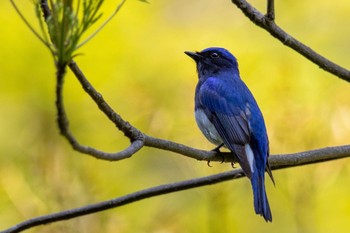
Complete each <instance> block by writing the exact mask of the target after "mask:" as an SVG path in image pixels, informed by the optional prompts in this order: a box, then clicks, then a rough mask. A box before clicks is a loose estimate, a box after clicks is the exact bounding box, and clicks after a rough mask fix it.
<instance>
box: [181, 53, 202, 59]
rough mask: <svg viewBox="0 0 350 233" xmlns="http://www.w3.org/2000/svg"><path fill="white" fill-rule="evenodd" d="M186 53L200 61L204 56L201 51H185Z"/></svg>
mask: <svg viewBox="0 0 350 233" xmlns="http://www.w3.org/2000/svg"><path fill="white" fill-rule="evenodd" d="M185 54H186V55H187V56H189V57H191V58H192V59H193V60H195V61H199V60H201V59H202V58H203V56H202V55H201V54H200V53H199V52H189V51H185Z"/></svg>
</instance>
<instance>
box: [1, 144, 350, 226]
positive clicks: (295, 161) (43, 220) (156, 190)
mask: <svg viewBox="0 0 350 233" xmlns="http://www.w3.org/2000/svg"><path fill="white" fill-rule="evenodd" d="M345 157H350V145H347V146H338V147H327V148H323V149H318V150H312V151H305V152H300V153H295V154H286V155H274V156H271V157H270V160H269V162H270V164H271V169H272V170H277V169H283V168H290V167H295V166H301V165H306V164H310V163H318V162H325V161H330V160H335V159H340V158H345ZM244 176H245V175H244V173H243V171H242V169H235V170H232V171H228V172H223V173H220V174H216V175H211V176H206V177H201V178H196V179H190V180H185V181H180V182H175V183H171V184H164V185H159V186H155V187H152V188H148V189H144V190H141V191H137V192H134V193H131V194H127V195H125V196H121V197H118V198H114V199H110V200H107V201H103V202H99V203H96V204H91V205H87V206H83V207H79V208H74V209H70V210H65V211H61V212H57V213H53V214H48V215H43V216H40V217H36V218H32V219H29V220H26V221H23V222H21V223H19V224H17V225H15V226H13V227H11V228H8V229H6V230H4V231H1V232H0V233H15V232H21V231H24V230H27V229H29V228H33V227H35V226H39V225H44V224H48V223H53V222H58V221H63V220H68V219H72V218H76V217H81V216H85V215H89V214H92V213H97V212H100V211H104V210H108V209H112V208H116V207H119V206H123V205H126V204H130V203H133V202H137V201H140V200H143V199H146V198H150V197H155V196H160V195H163V194H168V193H173V192H178V191H182V190H187V189H192V188H197V187H201V186H205V185H211V184H216V183H220V182H223V181H227V180H232V179H238V178H241V177H244Z"/></svg>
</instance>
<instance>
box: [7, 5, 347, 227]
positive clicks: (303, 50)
mask: <svg viewBox="0 0 350 233" xmlns="http://www.w3.org/2000/svg"><path fill="white" fill-rule="evenodd" d="M232 2H233V3H235V4H236V5H237V6H238V7H239V8H240V9H241V10H242V11H243V12H244V13H245V14H246V15H247V16H248V17H249V18H250V19H251V20H252V21H253V22H255V23H256V24H257V25H259V26H261V27H263V28H265V29H266V30H268V31H269V32H270V33H271V34H272V35H273V36H274V37H276V38H278V39H279V40H281V41H282V42H283V43H284V44H286V45H287V46H289V47H291V48H293V49H294V50H296V51H298V52H299V53H300V54H302V55H303V56H305V57H307V58H308V59H309V60H311V61H313V62H314V63H316V64H318V65H319V66H320V67H321V68H323V69H325V70H327V71H329V72H331V73H333V74H335V75H337V76H339V77H341V78H343V79H344V80H347V81H350V72H349V71H348V70H346V69H344V68H342V67H340V66H338V65H336V64H334V63H333V62H331V61H329V60H327V59H325V58H323V57H322V56H320V55H318V54H317V53H315V52H314V51H313V50H311V49H310V48H308V47H306V46H305V45H303V44H302V43H300V42H299V41H297V40H295V39H294V38H292V37H290V36H289V35H288V34H287V33H285V32H284V31H283V30H282V29H281V28H279V27H278V26H277V25H276V24H275V23H274V22H273V20H274V13H275V11H274V4H273V3H274V1H273V0H268V10H267V14H266V16H264V15H263V14H261V13H260V12H259V11H257V10H256V9H255V8H254V7H252V6H251V5H249V4H248V3H247V2H246V1H244V0H232ZM41 7H42V11H43V13H44V17H45V18H46V19H47V17H48V16H49V15H50V9H49V8H48V5H47V1H45V0H41ZM56 66H57V73H56V78H57V86H56V108H57V112H58V114H57V115H58V125H59V128H60V132H61V134H62V135H63V136H64V137H65V138H67V140H68V141H69V142H70V144H71V145H72V147H73V148H74V149H75V150H77V151H79V152H82V153H85V154H89V155H92V156H94V157H96V158H100V159H105V160H120V159H124V158H127V157H130V156H131V155H133V154H134V153H136V152H137V151H138V150H140V149H141V148H142V147H143V146H148V147H153V148H158V149H163V150H167V151H172V152H175V153H178V154H182V155H185V156H188V157H191V158H195V159H198V160H208V161H209V160H211V161H222V160H223V158H224V160H225V161H227V162H231V161H234V160H235V157H234V155H232V154H231V153H217V152H213V151H209V152H208V151H203V150H197V149H194V148H191V147H188V146H185V145H181V144H178V143H175V142H171V141H167V140H163V139H158V138H154V137H151V136H148V135H146V134H144V133H142V132H141V131H139V130H138V129H137V128H135V127H134V126H132V125H131V124H130V123H129V122H127V121H125V120H124V119H122V117H121V116H120V115H119V114H117V113H116V112H115V111H114V110H113V109H112V108H111V107H110V106H109V105H108V103H107V102H106V101H105V100H104V98H103V97H102V95H101V94H100V93H99V92H97V91H96V90H95V89H94V87H93V86H92V85H91V84H90V83H89V81H88V80H87V79H86V77H85V76H84V74H83V73H82V71H81V70H80V69H79V67H78V66H77V64H76V63H75V62H74V61H73V60H72V61H71V62H69V63H68V66H69V68H70V69H71V71H72V72H73V73H74V74H75V76H76V77H77V79H78V80H79V82H80V83H81V85H82V87H83V89H84V90H85V91H86V92H87V93H88V94H89V96H90V97H91V98H92V99H93V100H94V102H95V103H96V105H97V106H98V107H99V109H100V110H101V111H102V112H103V113H104V114H105V115H106V116H107V117H108V118H109V119H110V120H111V121H112V122H113V123H114V124H115V126H116V127H117V128H118V129H119V130H121V131H122V132H123V133H124V134H125V136H126V137H128V138H129V139H130V142H131V143H130V146H129V147H128V148H126V149H125V150H122V151H120V152H117V153H106V152H103V151H100V150H97V149H94V148H91V147H87V146H83V145H81V144H80V143H79V142H78V141H77V140H76V139H75V137H74V136H73V134H72V133H71V132H70V130H69V122H68V118H67V116H66V113H65V109H64V104H63V81H64V75H65V72H66V67H67V64H57V65H56ZM345 157H350V145H348V146H339V147H329V148H323V149H318V150H313V151H306V152H301V153H296V154H289V155H275V156H271V157H270V159H269V161H270V164H271V168H272V169H274V170H275V169H282V168H288V167H294V166H300V165H305V164H311V163H317V162H323V161H329V160H334V159H339V158H345ZM243 176H244V174H243V172H242V170H241V169H235V170H233V171H230V172H225V173H221V174H217V175H212V176H207V177H203V178H197V179H191V180H186V181H182V182H177V183H173V184H166V185H160V186H157V187H153V188H149V189H145V190H141V191H138V192H134V193H131V194H128V195H125V196H122V197H119V198H115V199H112V200H108V201H104V202H100V203H97V204H92V205H87V206H84V207H80V208H75V209H71V210H67V211H62V212H58V213H54V214H49V215H44V216H41V217H37V218H33V219H30V220H27V221H24V222H22V223H19V224H17V225H15V226H14V227H11V228H9V229H7V230H4V231H2V233H13V232H20V231H23V230H26V229H29V228H32V227H35V226H39V225H42V224H47V223H53V222H57V221H62V220H67V219H71V218H75V217H79V216H84V215H88V214H92V213H96V212H99V211H103V210H107V209H111V208H115V207H118V206H122V205H126V204H130V203H133V202H136V201H139V200H142V199H145V198H149V197H154V196H159V195H162V194H167V193H171V192H176V191H181V190H186V189H191V188H195V187H200V186H204V185H210V184H215V183H219V182H223V181H226V180H230V179H237V178H240V177H243Z"/></svg>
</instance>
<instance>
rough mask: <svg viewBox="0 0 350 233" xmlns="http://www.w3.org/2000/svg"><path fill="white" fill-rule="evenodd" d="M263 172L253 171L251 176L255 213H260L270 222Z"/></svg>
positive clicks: (270, 216)
mask: <svg viewBox="0 0 350 233" xmlns="http://www.w3.org/2000/svg"><path fill="white" fill-rule="evenodd" d="M264 180H265V177H264V173H262V174H259V172H254V173H253V175H252V178H251V183H252V187H253V194H254V209H255V213H256V214H259V215H262V216H263V217H264V219H265V221H266V222H272V215H271V210H270V205H269V201H268V200H267V196H266V191H265V182H264Z"/></svg>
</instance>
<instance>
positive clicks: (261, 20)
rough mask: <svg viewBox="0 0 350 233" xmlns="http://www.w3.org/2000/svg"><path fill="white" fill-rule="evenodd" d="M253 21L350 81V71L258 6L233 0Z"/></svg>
mask: <svg viewBox="0 0 350 233" xmlns="http://www.w3.org/2000/svg"><path fill="white" fill-rule="evenodd" d="M231 1H232V3H234V4H235V5H236V6H237V7H238V8H239V9H240V10H241V11H242V12H243V13H244V14H245V15H246V16H247V17H248V18H249V19H250V20H251V21H252V22H254V23H255V24H256V25H258V26H259V27H262V28H264V29H265V30H266V31H268V32H269V33H270V34H271V35H272V36H273V37H275V38H277V39H278V40H279V41H281V42H282V43H283V44H284V45H286V46H288V47H290V48H292V49H294V50H295V51H296V52H298V53H300V54H301V55H303V56H304V57H305V58H307V59H308V60H310V61H312V62H313V63H315V64H316V65H318V66H319V67H320V68H321V69H323V70H325V71H328V72H329V73H331V74H334V75H336V76H338V77H339V78H341V79H343V80H345V81H347V82H350V71H349V70H347V69H345V68H343V67H341V66H339V65H338V64H336V63H334V62H332V61H330V60H328V59H327V58H325V57H323V56H321V55H320V54H318V53H316V52H315V51H314V50H312V49H311V48H309V47H308V46H306V45H304V44H303V43H301V42H300V41H298V40H297V39H295V38H294V37H292V36H291V35H289V34H288V33H286V32H285V31H284V30H283V29H282V28H280V27H279V26H277V24H276V23H275V22H274V21H273V20H270V18H269V17H267V16H265V15H264V14H262V13H261V12H259V11H258V10H257V9H256V8H254V7H253V6H252V5H250V4H249V3H248V2H247V1H246V0H231Z"/></svg>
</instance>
